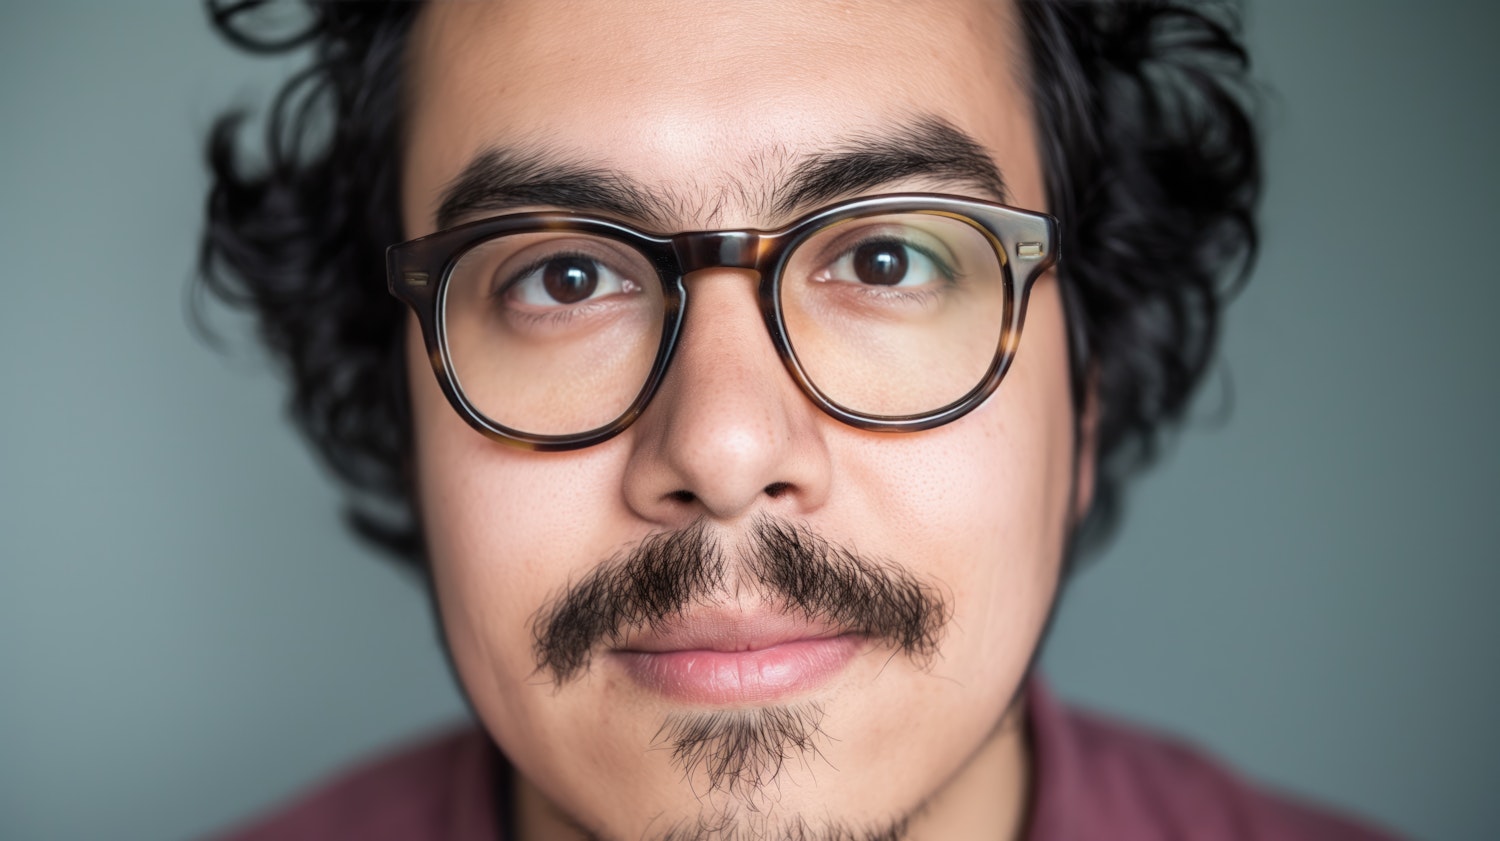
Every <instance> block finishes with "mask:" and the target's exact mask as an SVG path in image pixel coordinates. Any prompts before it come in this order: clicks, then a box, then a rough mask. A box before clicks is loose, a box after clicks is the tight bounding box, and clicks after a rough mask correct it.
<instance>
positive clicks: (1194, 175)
mask: <svg viewBox="0 0 1500 841" xmlns="http://www.w3.org/2000/svg"><path fill="white" fill-rule="evenodd" d="M263 6H264V0H232V2H231V0H209V4H208V8H209V13H210V16H211V18H212V22H213V24H214V26H215V28H217V30H218V31H219V32H220V33H221V34H223V35H224V36H225V37H226V38H227V39H228V40H229V41H231V42H232V43H233V44H234V45H236V46H237V47H240V48H242V49H244V50H248V51H251V52H254V53H265V54H275V53H284V52H288V51H295V50H299V49H305V48H309V47H310V52H311V62H310V64H309V65H308V66H307V67H306V68H305V69H303V70H302V71H301V72H299V73H297V74H296V75H294V76H293V77H292V78H291V79H289V80H288V81H287V82H286V83H285V84H284V85H283V86H282V88H281V89H280V91H279V93H278V94H277V96H276V98H275V100H274V101H273V103H272V104H271V106H270V110H269V117H268V120H267V123H266V130H265V138H264V148H263V152H262V155H261V156H260V160H258V161H257V162H255V163H252V162H251V161H252V160H253V158H251V157H249V156H245V155H243V154H242V151H241V150H240V148H239V144H238V142H237V141H238V139H239V137H240V136H241V135H242V134H243V133H244V129H245V123H246V120H247V114H246V113H245V112H244V111H243V110H235V111H231V112H229V113H226V114H224V115H223V116H221V117H220V118H219V119H218V120H217V122H216V123H215V124H214V127H213V130H212V132H211V134H210V136H209V139H208V150H207V151H208V164H209V167H210V169H211V174H212V180H213V186H212V189H211V192H210V194H209V197H208V208H207V225H206V227H205V230H204V233H203V238H202V243H201V251H200V257H199V274H200V277H201V281H202V283H203V284H204V286H205V287H206V288H207V289H208V290H209V291H210V292H212V293H214V294H215V295H217V296H218V297H219V298H220V299H222V300H224V301H227V302H229V303H231V304H234V305H238V306H242V307H244V308H247V309H249V310H251V311H253V312H254V313H255V315H256V316H257V317H258V319H259V322H258V323H259V330H260V335H261V338H262V339H263V340H264V342H265V343H266V345H267V346H268V347H269V349H270V350H271V352H272V354H273V356H274V358H275V359H276V360H277V361H278V362H279V363H280V364H281V365H283V366H284V367H285V370H286V372H287V373H288V374H289V375H290V381H291V386H292V389H291V400H290V412H291V415H292V417H293V419H294V420H295V422H296V424H297V425H298V427H299V428H300V429H301V431H302V432H303V433H304V434H305V435H306V436H307V438H308V439H309V440H310V441H311V442H312V444H313V446H314V448H315V450H316V451H317V452H318V453H319V454H320V455H321V456H322V458H323V460H324V462H325V463H326V464H327V466H328V467H329V468H330V469H331V470H332V471H333V473H334V474H335V475H336V476H337V477H338V479H339V480H340V481H341V482H342V483H343V485H344V486H345V488H346V489H347V490H348V491H349V501H348V506H347V508H346V517H347V519H348V522H349V523H350V524H351V526H352V527H353V528H354V529H355V530H356V531H357V532H358V533H359V534H361V535H363V536H364V537H366V538H368V539H369V540H371V541H373V542H374V543H376V544H378V545H380V546H382V547H385V548H386V549H388V550H390V551H391V552H393V553H394V554H395V555H396V556H397V557H399V558H401V559H403V560H405V561H408V562H411V563H413V564H416V565H418V566H420V565H421V564H422V563H423V558H422V552H423V545H422V540H421V535H420V523H419V522H418V519H417V517H416V516H415V513H414V508H413V504H412V503H413V500H412V485H411V482H410V464H409V461H410V451H411V441H410V437H411V428H410V420H409V417H408V404H407V401H408V399H409V398H408V395H407V391H406V381H405V371H406V368H405V361H404V357H403V353H402V335H403V331H402V325H403V323H404V322H403V319H404V313H403V310H402V308H401V305H400V304H399V303H398V302H397V301H396V300H395V299H394V298H392V297H390V296H389V295H388V294H387V293H386V286H385V278H384V271H385V270H384V262H383V255H384V250H385V248H386V246H388V245H390V244H392V243H395V242H398V241H400V240H401V239H402V238H403V235H402V227H401V221H400V211H399V195H398V181H399V166H400V159H401V158H400V155H399V154H398V150H399V149H400V142H401V128H402V98H401V89H402V72H401V68H402V66H403V62H402V57H403V55H404V52H405V46H406V39H407V35H408V33H409V31H410V29H411V25H412V21H413V20H414V19H415V17H416V14H417V12H418V11H419V10H420V5H419V4H417V3H404V2H403V3H350V2H338V0H309V2H308V4H307V10H306V11H307V17H306V19H305V20H304V21H302V22H301V24H300V25H298V26H297V27H295V28H294V29H293V30H292V31H289V32H288V31H282V32H281V33H280V34H273V33H268V32H267V31H266V29H267V27H268V25H269V24H275V23H276V22H275V21H267V20H266V15H265V14H264V11H265V10H264V9H263V8H262V7H263ZM1019 7H1020V11H1021V20H1022V25H1023V26H1024V28H1025V36H1026V41H1027V45H1028V48H1029V51H1030V62H1029V70H1030V78H1029V80H1028V81H1029V85H1030V90H1031V94H1032V97H1033V101H1034V105H1035V110H1036V120H1037V125H1038V130H1039V135H1040V138H1041V144H1042V148H1041V153H1042V163H1043V168H1044V171H1045V178H1046V184H1047V193H1048V201H1049V203H1050V210H1051V212H1052V213H1053V214H1054V215H1056V216H1058V217H1059V218H1060V219H1061V220H1062V235H1063V238H1064V239H1063V244H1062V251H1063V253H1064V254H1065V255H1066V257H1065V259H1063V261H1062V262H1061V264H1060V268H1059V273H1058V274H1059V281H1060V285H1061V289H1062V290H1063V296H1064V303H1065V305H1066V308H1067V313H1068V320H1069V334H1070V337H1071V341H1072V357H1073V389H1074V397H1075V405H1078V406H1082V405H1084V402H1083V401H1084V399H1085V398H1086V396H1087V395H1089V394H1090V393H1092V395H1093V398H1094V399H1095V400H1097V403H1096V404H1095V405H1096V406H1097V413H1098V419H1097V429H1096V435H1097V441H1096V443H1097V452H1098V459H1099V464H1098V484H1097V490H1096V493H1095V499H1094V504H1093V507H1092V509H1091V510H1090V512H1089V515H1088V517H1087V519H1086V521H1085V522H1084V524H1083V526H1082V528H1081V530H1080V533H1081V534H1082V535H1083V536H1084V537H1085V538H1087V541H1088V543H1089V544H1090V545H1095V546H1096V545H1098V543H1100V542H1101V540H1102V539H1103V538H1105V537H1107V536H1108V534H1110V533H1111V532H1112V531H1113V527H1114V525H1115V523H1116V521H1117V520H1118V513H1119V510H1120V501H1121V491H1122V487H1123V485H1124V483H1125V481H1126V480H1127V479H1128V478H1129V476H1130V475H1131V474H1133V473H1134V472H1136V471H1138V470H1140V469H1141V468H1142V467H1144V466H1145V465H1147V464H1149V463H1150V462H1151V461H1152V460H1153V459H1154V457H1155V456H1156V454H1157V453H1158V451H1159V449H1160V446H1161V443H1162V436H1163V434H1164V433H1165V432H1166V431H1167V430H1168V429H1169V428H1171V427H1172V426H1174V425H1175V424H1176V423H1177V422H1179V421H1180V420H1181V419H1182V417H1183V414H1184V412H1185V410H1186V408H1187V405H1188V402H1189V399H1190V397H1191V396H1192V394H1193V392H1194V390H1195V389H1196V387H1197V386H1198V385H1199V383H1200V382H1201V381H1202V380H1203V378H1204V375H1205V373H1206V371H1207V368H1208V366H1209V364H1210V362H1211V360H1212V358H1213V354H1214V350H1215V347H1216V338H1217V333H1218V324H1219V318H1220V311H1221V309H1222V308H1223V304H1224V302H1225V299H1226V297H1227V296H1228V295H1229V294H1230V293H1231V292H1232V290H1233V289H1234V288H1236V286H1237V285H1238V284H1239V283H1240V282H1241V281H1242V280H1243V279H1244V277H1245V276H1246V273H1247V272H1248V271H1249V267H1250V265H1251V263H1252V262H1253V259H1254V256H1255V252H1256V248H1257V228H1256V220H1255V211H1256V207H1257V204H1258V202H1259V198H1260V192H1261V166H1260V153H1259V144H1258V141H1257V136H1256V131H1255V125H1254V121H1253V119H1252V113H1253V108H1252V106H1253V103H1254V96H1253V94H1254V88H1253V84H1252V83H1251V81H1250V78H1249V58H1248V56H1247V54H1246V52H1245V49H1244V47H1243V45H1242V43H1241V41H1240V37H1239V32H1238V24H1237V15H1236V10H1235V9H1234V8H1233V7H1232V6H1230V5H1229V4H1227V3H1215V4H1211V5H1210V4H1206V3H1205V2H1202V0H1197V2H1195V0H1020V3H1019ZM281 28H282V29H283V30H284V26H283V27H281Z"/></svg>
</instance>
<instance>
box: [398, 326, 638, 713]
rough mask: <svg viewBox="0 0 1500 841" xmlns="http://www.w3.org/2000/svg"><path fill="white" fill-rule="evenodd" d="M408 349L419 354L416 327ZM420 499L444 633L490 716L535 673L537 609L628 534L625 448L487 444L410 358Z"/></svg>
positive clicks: (422, 362) (423, 366)
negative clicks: (534, 448)
mask: <svg viewBox="0 0 1500 841" xmlns="http://www.w3.org/2000/svg"><path fill="white" fill-rule="evenodd" d="M407 345H408V347H409V348H418V349H419V348H421V346H422V345H421V340H420V337H419V336H418V335H417V334H416V332H415V328H413V331H412V332H411V333H409V335H408V337H407ZM408 374H409V381H410V383H411V386H410V389H411V401H412V425H413V440H414V454H415V458H416V468H417V470H416V480H417V499H418V508H419V513H420V516H421V518H422V527H423V533H424V536H425V539H426V541H427V552H428V558H429V563H430V564H431V571H432V580H433V586H434V587H435V588H436V594H437V599H438V604H439V606H440V608H441V619H442V624H443V630H444V633H445V635H446V638H447V643H448V646H449V649H450V651H451V653H452V655H453V659H454V663H455V665H456V666H457V667H458V671H459V675H460V678H461V679H462V680H463V682H464V684H465V687H466V688H467V689H468V691H469V693H470V697H471V698H473V699H474V700H475V701H476V702H478V705H479V706H480V708H481V709H485V708H486V704H485V700H486V699H489V700H492V701H495V702H499V703H503V700H502V698H503V696H504V695H505V693H502V692H499V690H498V689H497V686H498V685H502V684H506V683H514V682H516V681H521V680H524V679H525V678H526V677H527V676H528V675H530V674H531V673H532V672H533V671H534V669H535V667H536V666H535V662H534V659H533V656H532V653H531V640H532V634H531V630H530V623H531V618H532V616H533V614H534V613H535V612H536V610H537V609H538V608H539V607H540V606H541V605H543V604H544V603H545V602H546V601H547V600H548V599H549V598H551V597H552V596H553V595H555V594H556V592H557V591H558V589H559V588H560V587H561V586H562V585H563V584H565V583H566V582H567V581H568V580H570V578H571V579H576V578H577V577H578V575H580V574H582V572H583V571H586V570H587V569H589V568H591V567H592V566H593V565H594V564H596V563H597V562H598V561H599V560H600V559H603V558H606V557H608V556H609V555H610V554H612V553H613V552H615V551H616V550H618V549H619V548H620V546H621V545H622V544H623V543H624V542H626V541H629V540H631V539H636V538H638V537H639V535H638V534H637V533H636V530H638V528H639V526H638V524H630V523H628V522H626V521H625V518H624V511H623V508H622V506H621V504H620V488H619V483H618V481H610V480H609V477H611V476H616V477H617V476H619V475H620V474H621V471H623V465H624V459H623V457H622V454H621V453H620V450H619V448H614V447H609V446H607V445H606V446H600V447H594V448H590V449H588V450H584V451H580V452H578V453H570V454H567V455H566V457H562V458H560V457H558V455H557V454H551V453H532V452H527V451H524V450H520V449H516V448H513V447H509V446H506V445H503V444H498V443H496V442H493V441H490V440H489V439H487V438H485V437H484V436H482V435H481V434H479V433H478V432H476V431H475V430H474V429H473V428H472V427H470V426H469V425H468V423H466V422H465V421H464V420H463V419H462V418H461V417H460V416H459V415H458V413H457V412H456V411H454V409H453V407H452V406H450V405H449V403H448V400H447V398H446V397H445V396H444V395H443V393H442V391H441V389H440V388H439V387H438V384H437V381H436V378H435V377H434V375H433V371H432V368H431V364H430V363H429V362H428V360H427V358H426V356H425V355H424V354H423V353H422V352H421V351H420V350H416V351H412V352H409V353H408Z"/></svg>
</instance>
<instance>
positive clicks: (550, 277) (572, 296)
mask: <svg viewBox="0 0 1500 841" xmlns="http://www.w3.org/2000/svg"><path fill="white" fill-rule="evenodd" d="M542 286H543V287H545V288H546V290H547V294H548V295H550V296H552V300H554V301H557V302H558V303H560V304H576V303H578V302H579V301H582V300H583V299H585V298H587V297H588V296H590V295H592V294H594V289H595V288H597V287H598V286H599V273H598V272H597V271H595V269H594V261H592V260H584V259H580V258H578V257H559V258H558V259H556V260H553V261H552V262H550V263H548V264H547V266H546V268H544V269H542Z"/></svg>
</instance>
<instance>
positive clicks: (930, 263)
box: [823, 237, 954, 286]
mask: <svg viewBox="0 0 1500 841" xmlns="http://www.w3.org/2000/svg"><path fill="white" fill-rule="evenodd" d="M953 277H954V272H953V270H952V269H951V268H949V267H948V265H947V264H946V263H945V262H944V261H943V260H941V259H939V258H938V257H937V256H936V255H934V254H933V253H932V252H930V251H928V250H927V249H925V248H922V247H921V246H918V245H916V244H913V243H910V242H905V241H903V240H900V239H896V238H893V237H880V238H877V239H867V240H865V241H863V242H861V243H859V244H858V245H856V246H854V247H853V248H851V249H849V250H848V251H845V252H844V253H843V254H842V255H840V256H839V258H838V259H837V260H835V261H834V263H833V265H832V266H831V267H830V268H829V270H828V274H827V276H826V277H825V278H823V279H825V280H846V281H851V282H854V283H860V284H863V285H866V286H924V285H926V284H930V283H940V282H943V281H948V280H952V279H953Z"/></svg>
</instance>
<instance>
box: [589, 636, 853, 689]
mask: <svg viewBox="0 0 1500 841" xmlns="http://www.w3.org/2000/svg"><path fill="white" fill-rule="evenodd" d="M864 641H865V638H864V637H863V636H861V635H859V634H849V633H843V632H841V631H839V630H837V629H834V628H830V627H827V626H823V625H818V624H815V623H809V622H807V621H805V620H801V619H796V618H793V617H789V616H785V615H781V614H758V615H745V614H739V613H733V614H729V613H713V614H695V615H694V616H690V617H687V618H685V619H683V620H681V621H679V622H677V623H673V624H672V625H669V626H666V627H662V628H659V629H654V630H651V631H644V632H641V633H640V634H638V635H636V636H634V637H632V638H630V639H627V640H626V641H625V642H624V643H623V644H622V645H621V646H620V647H618V648H616V649H614V650H613V651H611V652H610V654H609V657H610V659H611V660H614V661H615V662H617V663H618V664H619V665H620V666H621V667H622V668H623V669H624V671H625V673H626V674H627V675H628V676H629V677H630V678H631V679H632V680H633V681H634V682H635V683H636V684H637V685H639V686H640V687H642V688H644V689H646V690H648V691H651V692H654V693H656V694H659V695H662V696H665V697H667V698H670V699H672V700H675V701H679V702H683V703H689V704H701V705H734V704H760V703H769V702H773V701H778V700H781V699H783V698H787V697H790V696H793V695H797V694H800V693H804V692H808V691H811V690H813V689H816V688H817V687H819V686H822V685H824V684H826V683H827V682H829V681H830V680H832V679H833V677H834V676H835V675H837V674H838V673H839V672H841V671H843V669H844V667H845V666H847V665H848V664H849V661H850V660H852V659H853V658H854V656H855V655H856V654H858V653H859V650H860V648H861V646H862V645H863V644H864Z"/></svg>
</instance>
